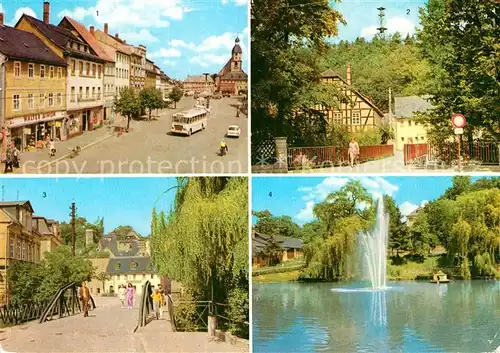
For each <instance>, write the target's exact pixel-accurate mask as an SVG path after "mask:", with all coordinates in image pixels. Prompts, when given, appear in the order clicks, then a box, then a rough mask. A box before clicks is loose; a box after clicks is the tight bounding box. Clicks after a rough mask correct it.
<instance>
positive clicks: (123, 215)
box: [0, 178, 177, 236]
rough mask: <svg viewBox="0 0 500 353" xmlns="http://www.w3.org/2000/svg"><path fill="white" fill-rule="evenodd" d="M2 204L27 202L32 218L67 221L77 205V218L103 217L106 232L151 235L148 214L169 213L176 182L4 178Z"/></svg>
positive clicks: (0, 182)
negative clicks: (131, 229)
mask: <svg viewBox="0 0 500 353" xmlns="http://www.w3.org/2000/svg"><path fill="white" fill-rule="evenodd" d="M2 185H3V187H4V200H5V201H17V200H18V199H17V192H19V200H23V201H24V200H29V201H31V204H32V205H33V208H34V210H35V214H36V215H38V216H43V217H46V218H51V219H55V220H58V221H60V222H63V221H65V222H68V221H69V207H70V205H71V203H72V202H75V203H76V207H77V209H78V210H77V213H78V216H79V217H85V218H86V219H87V221H89V222H95V221H96V220H97V218H98V217H104V227H105V229H104V230H105V232H110V231H112V230H113V229H115V228H116V227H117V226H119V225H130V226H132V227H134V229H135V230H136V231H138V232H139V233H140V234H141V235H143V236H147V235H149V233H150V224H151V213H152V209H153V206H154V205H155V202H157V200H158V202H157V203H156V208H157V209H158V210H160V209H163V210H165V211H166V212H168V211H169V210H170V205H171V204H172V202H173V200H174V197H175V189H173V190H170V191H169V192H167V193H166V194H165V195H163V196H161V197H160V195H161V194H162V193H163V192H164V191H166V190H168V189H169V188H170V187H172V186H175V185H177V182H176V180H175V178H4V179H2V180H1V181H0V186H2Z"/></svg>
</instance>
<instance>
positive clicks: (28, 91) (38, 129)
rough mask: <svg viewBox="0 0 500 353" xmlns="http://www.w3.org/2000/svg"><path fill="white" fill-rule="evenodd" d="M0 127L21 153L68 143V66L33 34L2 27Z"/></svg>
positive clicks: (0, 29) (0, 48) (0, 47)
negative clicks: (49, 143)
mask: <svg viewBox="0 0 500 353" xmlns="http://www.w3.org/2000/svg"><path fill="white" fill-rule="evenodd" d="M0 38H2V42H1V45H0V98H1V99H0V106H1V107H0V125H1V126H2V127H4V128H5V131H6V134H7V135H6V137H7V139H5V140H4V143H3V150H4V149H5V146H6V144H7V140H9V142H14V144H15V145H16V147H17V148H18V149H19V150H20V151H24V150H27V149H35V148H37V147H42V148H43V144H44V142H47V140H48V139H49V138H53V139H54V140H65V139H66V137H67V132H66V131H65V129H64V128H63V127H64V121H65V119H66V118H67V114H66V75H67V70H66V66H67V64H66V62H65V60H63V59H62V58H60V57H59V56H58V55H56V54H55V53H54V52H53V51H52V50H51V49H50V48H49V47H48V46H47V45H45V44H44V43H43V41H42V40H40V39H39V38H38V37H37V36H35V35H34V34H32V33H28V32H25V31H21V30H18V29H16V28H13V27H8V26H0Z"/></svg>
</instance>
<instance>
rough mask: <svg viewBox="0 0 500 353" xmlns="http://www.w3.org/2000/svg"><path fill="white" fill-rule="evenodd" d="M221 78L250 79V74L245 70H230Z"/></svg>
mask: <svg viewBox="0 0 500 353" xmlns="http://www.w3.org/2000/svg"><path fill="white" fill-rule="evenodd" d="M221 80H248V75H247V74H246V73H245V72H243V71H236V72H228V73H227V74H225V75H223V76H222V77H221Z"/></svg>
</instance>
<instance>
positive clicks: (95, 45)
mask: <svg viewBox="0 0 500 353" xmlns="http://www.w3.org/2000/svg"><path fill="white" fill-rule="evenodd" d="M64 19H66V20H67V21H68V22H69V23H71V25H72V26H73V27H74V28H75V30H76V31H77V32H78V33H79V34H80V35H81V36H82V37H83V39H84V40H85V41H86V42H87V44H88V45H90V47H91V48H92V49H93V50H94V51H95V52H96V54H97V55H98V56H99V57H100V58H101V59H103V60H106V61H109V62H113V63H114V62H115V59H114V58H113V57H112V56H109V54H108V53H107V52H106V50H105V49H104V48H103V47H102V46H101V43H100V42H99V41H98V40H97V39H96V38H95V37H94V36H93V35H92V34H91V33H90V32H89V31H88V30H87V28H85V26H84V25H83V24H81V23H80V22H78V21H76V20H74V19H72V18H71V17H68V16H65V17H64V18H63V19H62V21H64ZM62 21H61V22H62Z"/></svg>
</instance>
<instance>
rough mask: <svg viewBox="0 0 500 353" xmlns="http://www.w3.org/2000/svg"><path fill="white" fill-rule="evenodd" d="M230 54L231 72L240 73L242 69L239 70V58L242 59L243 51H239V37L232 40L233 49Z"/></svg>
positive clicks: (240, 60)
mask: <svg viewBox="0 0 500 353" xmlns="http://www.w3.org/2000/svg"><path fill="white" fill-rule="evenodd" d="M231 54H232V60H231V72H238V71H242V68H241V63H242V58H241V57H242V54H243V51H242V50H241V47H240V38H239V37H236V39H235V40H234V47H233V50H232V52H231Z"/></svg>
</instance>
